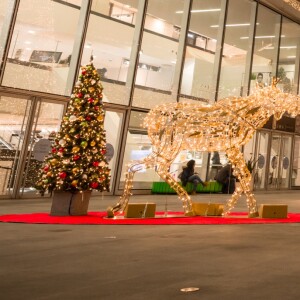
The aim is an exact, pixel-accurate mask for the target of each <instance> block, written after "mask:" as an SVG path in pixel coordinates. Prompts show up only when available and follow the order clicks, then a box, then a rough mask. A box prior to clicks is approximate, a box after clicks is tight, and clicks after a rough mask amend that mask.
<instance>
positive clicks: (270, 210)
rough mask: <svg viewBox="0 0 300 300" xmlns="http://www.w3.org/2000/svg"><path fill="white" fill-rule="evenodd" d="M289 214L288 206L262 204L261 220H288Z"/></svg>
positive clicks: (260, 210)
mask: <svg viewBox="0 0 300 300" xmlns="http://www.w3.org/2000/svg"><path fill="white" fill-rule="evenodd" d="M287 213H288V206H287V205H286V204H261V205H260V207H259V217H260V218H275V219H286V218H287Z"/></svg>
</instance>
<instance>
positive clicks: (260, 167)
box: [253, 131, 270, 190]
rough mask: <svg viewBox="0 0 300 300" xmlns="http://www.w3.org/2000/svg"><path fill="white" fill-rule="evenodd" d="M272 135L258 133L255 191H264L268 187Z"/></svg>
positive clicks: (262, 132) (263, 132)
mask: <svg viewBox="0 0 300 300" xmlns="http://www.w3.org/2000/svg"><path fill="white" fill-rule="evenodd" d="M269 140H270V133H269V132H265V131H258V132H257V147H256V149H257V150H256V152H257V153H256V155H255V161H257V162H256V168H255V171H254V174H253V176H254V189H255V190H262V189H265V187H266V172H267V163H266V162H267V157H268V145H269Z"/></svg>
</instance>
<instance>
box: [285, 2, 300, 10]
mask: <svg viewBox="0 0 300 300" xmlns="http://www.w3.org/2000/svg"><path fill="white" fill-rule="evenodd" d="M283 1H284V2H286V3H288V4H289V5H290V6H292V7H293V8H294V9H296V10H299V11H300V2H299V1H298V0H283Z"/></svg>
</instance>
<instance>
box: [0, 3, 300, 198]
mask: <svg viewBox="0 0 300 300" xmlns="http://www.w3.org/2000/svg"><path fill="white" fill-rule="evenodd" d="M273 2H274V1H254V0H213V1H195V0H194V1H185V0H176V1H174V0H167V1H166V0H139V1H138V0H136V1H126V0H120V1H114V0H93V1H84V0H83V1H82V0H72V1H63V0H53V1H50V0H49V1H48V0H45V1H38V0H13V1H12V0H4V1H1V4H0V58H1V69H0V116H1V118H0V122H1V130H0V143H1V144H0V197H4V198H20V197H33V196H34V195H36V191H35V189H34V182H35V180H36V174H37V170H38V168H39V167H40V165H41V163H42V161H43V158H44V156H45V155H47V151H49V147H50V144H51V139H52V138H53V135H54V134H55V132H57V130H58V129H59V126H60V121H61V119H62V116H63V114H64V112H65V109H66V106H67V103H68V100H69V97H70V94H71V93H72V88H73V85H74V83H75V82H76V81H77V76H78V73H79V68H80V65H85V64H87V63H88V62H89V60H90V57H91V55H93V58H94V65H95V66H96V68H97V70H98V72H99V74H100V76H101V81H102V84H103V87H104V90H103V95H104V103H105V104H104V107H105V110H106V119H105V129H106V132H107V144H108V149H109V157H108V159H109V164H110V168H111V169H112V181H111V193H112V194H120V193H121V192H122V189H123V187H124V173H125V171H126V165H127V164H128V163H129V161H131V160H135V159H141V158H143V157H145V156H146V155H147V154H149V153H150V152H151V143H150V141H149V139H148V137H147V132H146V129H145V128H143V127H142V123H143V119H144V117H145V115H146V113H147V112H148V111H149V109H151V108H152V107H154V106H156V105H158V104H162V103H169V102H180V101H186V102H194V103H199V104H209V103H210V104H213V103H214V102H215V101H218V100H219V99H222V98H224V97H227V96H237V97H240V96H246V95H247V94H249V93H250V92H252V91H253V89H254V87H255V86H256V85H257V84H259V85H262V86H266V85H268V84H269V83H270V80H271V78H272V77H273V76H277V77H278V78H280V79H281V81H280V82H279V84H278V85H279V87H280V88H281V89H283V90H284V91H286V92H290V93H294V94H299V69H300V67H299V66H300V63H299V62H300V51H299V49H300V45H299V40H300V25H299V22H300V20H299V16H298V17H297V13H294V12H293V11H292V10H286V12H288V14H286V15H285V16H283V15H281V13H280V11H279V10H278V9H277V10H276V5H275V6H274V5H273V4H272V3H273ZM296 122H297V120H296ZM280 124H281V123H280V122H278V123H277V124H275V125H274V124H273V125H274V126H275V127H274V126H273V125H272V126H273V127H270V128H269V127H268V128H264V129H262V130H260V131H258V132H257V134H256V136H255V137H254V138H253V140H252V141H251V142H250V143H249V144H247V145H246V146H245V147H244V149H242V150H243V151H244V153H245V159H246V160H249V159H250V158H253V159H255V160H258V159H259V160H258V161H257V170H256V173H255V174H254V175H255V176H254V177H255V183H254V185H255V189H261V190H266V189H268V190H269V189H287V188H298V187H300V177H299V178H298V175H297V174H298V173H299V172H298V169H300V165H299V166H298V157H300V147H299V144H300V138H299V136H298V135H297V134H298V132H299V131H297V124H296V125H295V124H294V129H293V130H291V129H287V128H285V129H284V128H283V127H280V126H281V125H282V124H281V125H280ZM279 125H280V126H279ZM276 126H277V127H276ZM282 126H283V125H282ZM212 156H213V153H202V152H197V151H193V149H190V150H188V151H185V152H182V153H180V155H179V156H178V157H177V158H176V160H175V161H174V163H173V164H172V167H171V170H170V171H171V173H172V174H173V176H174V177H175V178H177V175H178V173H179V172H180V171H181V169H182V166H183V165H185V163H186V162H187V161H188V160H189V159H195V160H196V168H197V171H198V172H199V174H200V175H201V177H202V178H203V179H206V180H211V179H213V177H214V174H215V172H216V171H217V170H218V168H219V167H220V166H221V165H222V164H225V163H226V156H225V154H224V153H219V156H220V163H217V164H215V163H213V161H212ZM274 157H275V158H274ZM299 176H300V175H299ZM159 180H160V179H159V177H158V175H157V174H156V173H155V171H154V170H150V169H149V170H144V171H142V172H139V173H137V174H136V176H135V183H134V189H135V192H136V193H150V191H151V186H152V182H154V181H159Z"/></svg>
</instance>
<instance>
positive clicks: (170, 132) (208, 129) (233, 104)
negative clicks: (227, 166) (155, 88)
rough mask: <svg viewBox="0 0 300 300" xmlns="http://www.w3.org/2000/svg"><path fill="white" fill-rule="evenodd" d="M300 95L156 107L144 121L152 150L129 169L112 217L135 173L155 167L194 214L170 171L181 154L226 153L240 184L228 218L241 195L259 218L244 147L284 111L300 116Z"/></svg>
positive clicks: (259, 93) (269, 92)
mask: <svg viewBox="0 0 300 300" xmlns="http://www.w3.org/2000/svg"><path fill="white" fill-rule="evenodd" d="M299 100H300V99H299V97H298V96H296V95H292V94H288V93H283V92H282V91H281V90H280V89H278V88H277V87H276V81H275V80H273V84H272V86H269V87H265V88H259V87H257V88H256V90H255V91H254V93H253V94H252V95H250V96H248V97H243V98H237V97H229V98H225V99H222V100H220V101H218V102H217V103H216V104H214V105H211V106H209V105H199V104H195V103H166V104H163V105H159V106H157V107H156V108H154V109H152V110H151V111H150V112H149V113H148V114H147V116H146V118H145V120H144V127H146V128H147V129H148V136H149V139H150V141H151V143H152V145H153V147H152V149H153V152H152V153H151V154H150V155H149V156H148V157H146V158H144V159H142V160H138V161H134V162H132V163H130V164H129V165H128V166H127V170H128V171H127V172H126V174H125V188H124V192H123V195H122V196H121V198H120V200H119V202H118V203H117V204H116V205H115V206H114V207H109V208H108V210H107V213H108V216H109V217H113V216H114V215H115V213H116V212H122V211H123V210H124V209H125V208H126V206H127V204H128V201H129V198H130V196H131V190H132V184H133V176H134V173H135V172H137V171H140V170H143V169H148V168H154V167H155V170H156V172H157V174H158V175H159V176H160V177H161V178H162V179H163V180H164V181H166V182H167V183H168V184H169V185H170V187H171V188H173V189H174V190H175V191H176V193H177V194H178V196H179V199H180V200H181V201H182V205H183V210H184V213H185V215H187V216H190V215H193V214H194V212H193V209H192V200H191V198H190V196H189V195H188V194H187V192H186V190H185V189H184V188H183V187H182V186H181V185H180V184H179V183H178V182H176V180H175V179H174V178H173V177H172V175H171V174H170V173H169V171H168V170H169V168H170V166H171V164H172V162H173V161H174V160H175V158H176V156H177V155H178V154H179V152H180V151H182V150H195V151H209V152H212V151H225V152H226V154H227V156H228V159H229V161H230V162H231V164H232V167H233V174H234V175H235V176H236V177H237V178H238V179H239V181H240V185H239V186H237V187H236V190H235V191H234V193H233V194H232V196H231V198H230V199H229V200H228V201H227V203H226V205H225V208H224V215H227V214H228V213H229V212H230V211H231V210H232V209H233V208H234V206H235V204H236V202H237V201H238V199H239V198H240V197H241V195H242V193H244V194H245V196H246V199H247V206H248V211H249V217H256V216H258V210H257V204H256V200H255V198H254V194H253V193H252V192H251V189H250V182H251V174H250V172H249V170H248V168H247V166H246V164H245V160H244V157H243V154H242V153H241V152H240V147H241V146H243V145H245V144H246V143H247V142H248V141H249V140H250V139H251V138H252V137H253V134H254V133H255V131H256V130H257V129H258V128H261V127H262V126H263V125H264V124H265V123H266V122H267V121H268V120H269V118H270V117H271V116H272V115H274V117H275V119H276V120H279V119H280V118H281V117H282V115H283V114H284V112H288V113H290V114H291V115H292V116H293V117H295V116H296V115H297V114H298V113H299V107H298V105H299Z"/></svg>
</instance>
